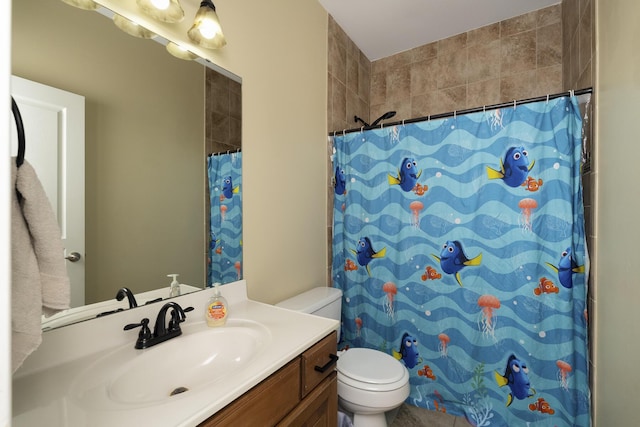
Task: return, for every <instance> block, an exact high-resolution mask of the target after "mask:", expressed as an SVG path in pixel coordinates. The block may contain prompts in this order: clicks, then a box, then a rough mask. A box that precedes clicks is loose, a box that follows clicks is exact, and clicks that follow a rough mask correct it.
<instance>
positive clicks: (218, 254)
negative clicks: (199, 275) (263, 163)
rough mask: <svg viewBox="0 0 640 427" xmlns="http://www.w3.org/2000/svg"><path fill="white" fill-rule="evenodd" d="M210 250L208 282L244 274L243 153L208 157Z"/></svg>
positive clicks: (227, 280)
mask: <svg viewBox="0 0 640 427" xmlns="http://www.w3.org/2000/svg"><path fill="white" fill-rule="evenodd" d="M207 175H208V180H209V201H210V208H211V217H210V223H209V224H210V226H209V239H208V240H209V251H208V252H209V253H208V257H207V261H208V263H207V286H212V285H213V284H214V283H216V282H218V283H229V282H233V281H235V280H240V279H241V278H242V153H241V152H232V153H221V154H214V155H211V156H209V157H207Z"/></svg>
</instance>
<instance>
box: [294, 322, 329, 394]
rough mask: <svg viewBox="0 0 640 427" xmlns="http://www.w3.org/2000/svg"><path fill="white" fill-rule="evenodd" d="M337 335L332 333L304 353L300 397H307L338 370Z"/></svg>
mask: <svg viewBox="0 0 640 427" xmlns="http://www.w3.org/2000/svg"><path fill="white" fill-rule="evenodd" d="M336 340H337V334H336V332H335V331H334V332H332V333H331V334H329V335H327V336H326V337H324V338H323V339H322V340H320V341H319V342H318V343H317V344H316V345H314V346H313V347H311V348H310V349H309V350H307V351H305V352H304V353H302V356H301V357H300V359H301V361H302V388H301V391H300V395H301V396H302V397H305V396H306V395H307V393H309V392H310V391H311V390H313V389H314V388H315V386H317V385H318V384H320V381H322V380H323V379H325V378H326V377H328V376H329V375H330V374H331V373H332V372H334V371H335V369H336V362H337V360H338V357H337V356H336V351H337V347H338V344H337V342H336Z"/></svg>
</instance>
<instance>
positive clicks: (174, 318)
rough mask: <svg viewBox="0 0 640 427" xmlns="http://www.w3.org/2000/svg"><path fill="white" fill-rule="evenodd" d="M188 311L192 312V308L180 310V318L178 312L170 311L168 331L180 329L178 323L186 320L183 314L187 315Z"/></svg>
mask: <svg viewBox="0 0 640 427" xmlns="http://www.w3.org/2000/svg"><path fill="white" fill-rule="evenodd" d="M190 311H193V307H187V308H184V309H182V316H181V315H180V312H179V311H178V310H175V309H174V310H171V320H169V327H168V330H169V331H175V330H178V329H180V323H182V322H184V321H185V320H187V316H185V315H184V313H188V312H190Z"/></svg>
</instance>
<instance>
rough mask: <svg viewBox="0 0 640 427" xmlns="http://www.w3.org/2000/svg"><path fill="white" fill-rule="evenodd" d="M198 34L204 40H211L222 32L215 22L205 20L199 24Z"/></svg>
mask: <svg viewBox="0 0 640 427" xmlns="http://www.w3.org/2000/svg"><path fill="white" fill-rule="evenodd" d="M199 30H200V34H202V37H204V38H205V39H212V38H214V37H215V36H216V34H218V33H220V32H221V31H222V30H221V28H220V25H218V23H217V22H214V21H213V20H210V19H205V20H203V21H202V22H201V23H200V28H199Z"/></svg>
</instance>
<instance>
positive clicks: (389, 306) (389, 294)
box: [382, 282, 398, 319]
mask: <svg viewBox="0 0 640 427" xmlns="http://www.w3.org/2000/svg"><path fill="white" fill-rule="evenodd" d="M382 291H383V292H384V293H385V294H386V296H385V297H384V300H383V303H382V305H383V306H384V312H385V313H386V314H387V316H389V318H390V319H393V317H394V315H395V308H394V304H393V299H394V298H395V295H396V294H397V293H398V289H397V288H396V285H395V283H392V282H387V283H385V284H384V285H382Z"/></svg>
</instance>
